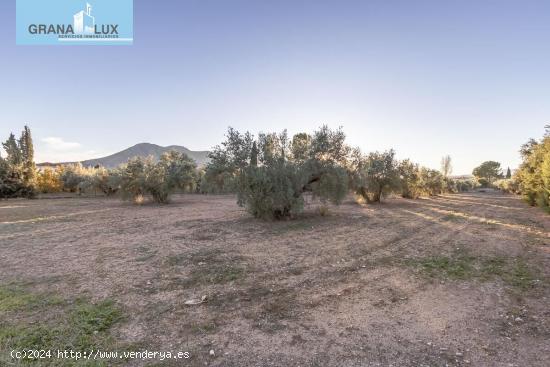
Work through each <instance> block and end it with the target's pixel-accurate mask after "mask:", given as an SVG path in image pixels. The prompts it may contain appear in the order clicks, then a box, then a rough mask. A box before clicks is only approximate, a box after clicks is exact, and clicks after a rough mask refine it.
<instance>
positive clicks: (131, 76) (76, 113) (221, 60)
mask: <svg viewBox="0 0 550 367" xmlns="http://www.w3.org/2000/svg"><path fill="white" fill-rule="evenodd" d="M41 1H47V0H41ZM75 1H80V0H75ZM82 2H83V3H84V2H85V1H84V0H82ZM134 12H135V17H134V19H135V20H134V30H135V31H134V38H135V41H134V46H130V47H126V46H124V47H123V46H118V47H106V46H72V47H62V46H61V47H60V46H15V1H14V0H9V1H1V2H0V30H1V32H0V127H1V128H0V138H1V139H2V140H5V138H6V137H7V135H8V134H9V132H10V131H14V132H17V133H19V131H20V130H21V129H22V127H23V125H24V124H29V126H30V127H31V129H32V131H33V134H34V140H35V145H36V148H35V149H36V156H37V160H38V161H44V160H48V161H60V160H61V161H63V160H78V159H84V158H93V157H97V156H102V155H104V154H107V153H114V152H116V151H119V150H122V149H124V148H127V147H128V146H131V145H133V144H136V143H139V142H151V143H156V144H160V145H171V144H178V145H184V146H187V147H188V148H190V149H193V150H205V149H209V148H211V147H212V146H213V145H216V144H218V143H219V142H220V141H221V140H222V139H223V135H224V132H225V130H226V128H227V126H233V127H235V128H237V129H239V130H250V131H251V132H254V133H257V132H259V131H274V130H276V131H280V130H282V129H283V128H287V129H288V130H289V132H290V133H295V132H299V131H311V130H313V129H314V128H316V127H317V126H320V125H321V124H328V125H330V126H332V127H337V126H339V125H342V126H343V127H344V130H345V132H346V133H347V135H348V142H349V143H350V144H352V145H356V146H359V147H361V149H363V150H364V151H372V150H385V149H389V148H394V149H396V151H397V154H398V157H399V158H406V157H410V158H412V159H413V160H415V161H417V162H419V163H421V164H424V165H427V166H430V167H433V168H439V163H440V159H441V156H443V155H445V154H450V155H451V157H452V158H453V163H454V173H455V174H464V173H470V172H471V170H472V168H473V167H475V166H476V165H477V164H478V163H480V162H481V161H484V160H497V161H500V162H501V163H502V164H503V166H504V167H506V166H511V167H512V168H513V167H515V166H516V165H517V164H518V162H519V156H518V153H517V152H518V149H519V147H520V145H521V144H522V143H524V142H525V141H527V139H528V138H530V137H539V136H541V135H542V134H543V127H544V125H545V124H547V123H550V1H548V0H516V1H512V0H430V1H428V0H424V1H423V0H415V1H411V0H401V1H397V0H371V1H369V0H362V1H346V0H334V1H323V0H310V1H300V0H293V1H286V0H269V1H268V0H249V1H242V0H217V1H214V0H171V1H167V0H155V1H153V0H135V3H134Z"/></svg>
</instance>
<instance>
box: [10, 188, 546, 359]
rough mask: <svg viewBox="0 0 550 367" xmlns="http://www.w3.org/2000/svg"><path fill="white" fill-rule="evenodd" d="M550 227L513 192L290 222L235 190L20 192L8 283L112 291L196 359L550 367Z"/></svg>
mask: <svg viewBox="0 0 550 367" xmlns="http://www.w3.org/2000/svg"><path fill="white" fill-rule="evenodd" d="M549 233H550V216H548V215H547V214H545V213H544V212H542V211H541V210H539V209H537V208H531V207H528V206H526V205H525V204H524V203H523V202H521V201H520V200H519V199H518V198H516V197H513V196H508V195H503V194H498V193H470V194H461V195H445V196H442V197H438V198H427V199H420V200H416V201H411V200H403V199H391V200H388V201H387V202H385V203H383V204H381V205H370V206H361V205H358V204H356V203H355V202H353V201H352V200H350V201H348V202H346V203H344V205H341V206H340V207H338V208H332V211H331V213H330V215H329V216H327V217H320V216H318V215H317V214H315V212H314V210H310V211H308V212H306V213H305V214H303V215H302V216H300V217H299V218H297V219H295V220H292V221H286V222H275V223H273V222H270V223H266V222H261V221H258V220H255V219H253V218H250V217H249V216H248V215H247V214H246V213H245V212H244V211H243V210H242V209H241V208H239V207H237V206H236V204H235V199H234V198H233V197H231V196H192V195H191V196H183V197H178V198H177V199H176V200H175V201H174V203H173V204H170V205H167V206H154V205H144V206H141V207H135V206H132V205H129V204H123V203H120V202H118V201H116V200H108V199H102V198H93V199H59V200H35V201H23V200H14V201H4V202H0V282H1V283H2V284H9V283H13V282H17V283H23V282H24V283H25V284H26V286H27V287H30V288H31V289H33V291H36V292H44V291H47V292H54V293H58V294H62V295H64V296H65V297H77V296H81V295H87V296H89V297H91V298H92V299H95V300H100V299H104V298H113V299H115V300H116V301H117V302H119V303H120V304H121V305H122V306H123V308H124V310H125V312H126V313H127V315H128V317H127V318H126V320H125V321H124V322H122V323H121V324H120V325H119V326H118V327H117V328H116V330H115V335H116V337H117V338H118V339H119V340H121V341H123V342H125V343H139V345H141V346H146V347H147V348H149V349H151V350H155V349H159V350H184V351H189V352H190V353H191V355H192V358H191V359H190V360H189V361H187V363H186V364H185V365H190V366H199V365H200V366H204V365H205V364H206V365H213V366H290V365H292V366H298V365H300V366H390V365H393V366H415V367H416V366H446V365H448V366H518V367H519V366H541V367H542V366H549V365H550V341H549V340H550V309H549V308H548V304H549V297H550V291H549V287H548V279H550V235H549ZM203 295H206V296H208V302H206V303H205V304H202V305H200V306H193V307H190V306H186V305H184V301H185V300H188V299H191V298H197V297H199V298H200V297H201V296H203ZM211 349H212V350H214V351H215V355H214V356H211V355H210V354H209V351H210V350H211ZM129 365H144V362H142V361H133V362H129ZM160 365H171V364H170V363H167V362H163V363H162V364H160ZM174 365H181V362H180V363H177V364H174Z"/></svg>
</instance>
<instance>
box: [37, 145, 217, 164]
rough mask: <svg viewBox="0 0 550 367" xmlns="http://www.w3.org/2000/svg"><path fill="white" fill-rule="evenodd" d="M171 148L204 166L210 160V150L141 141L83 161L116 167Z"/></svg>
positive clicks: (157, 156) (155, 156)
mask: <svg viewBox="0 0 550 367" xmlns="http://www.w3.org/2000/svg"><path fill="white" fill-rule="evenodd" d="M170 150H176V151H178V152H180V153H185V154H187V155H188V156H189V157H190V158H192V159H194V160H195V162H197V165H198V166H203V165H205V164H206V163H207V162H208V153H209V152H208V151H192V150H189V149H187V148H186V147H182V146H179V145H170V146H168V147H161V146H160V145H156V144H150V143H141V144H136V145H134V146H132V147H130V148H128V149H124V150H123V151H120V152H118V153H115V154H112V155H109V156H107V157H103V158H97V159H89V160H87V161H82V162H80V163H82V165H83V166H84V167H90V166H91V167H93V166H96V165H100V166H102V167H106V168H115V167H117V166H119V165H121V164H123V163H126V162H128V159H130V158H134V157H138V156H139V157H148V156H153V158H154V159H159V157H160V156H161V155H162V154H163V153H165V152H168V151H170ZM65 164H66V163H65ZM48 165H51V164H50V163H42V164H39V166H48Z"/></svg>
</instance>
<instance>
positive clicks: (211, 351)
mask: <svg viewBox="0 0 550 367" xmlns="http://www.w3.org/2000/svg"><path fill="white" fill-rule="evenodd" d="M210 355H211V356H212V357H214V356H215V355H216V353H214V349H210Z"/></svg>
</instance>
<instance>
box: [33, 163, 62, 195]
mask: <svg viewBox="0 0 550 367" xmlns="http://www.w3.org/2000/svg"><path fill="white" fill-rule="evenodd" d="M60 173H61V170H60V169H59V168H56V169H55V170H54V169H52V168H49V167H47V168H45V169H44V170H43V171H42V172H39V173H38V176H37V190H38V191H39V192H41V193H44V194H45V193H54V192H61V191H63V182H62V181H61V178H60Z"/></svg>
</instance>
